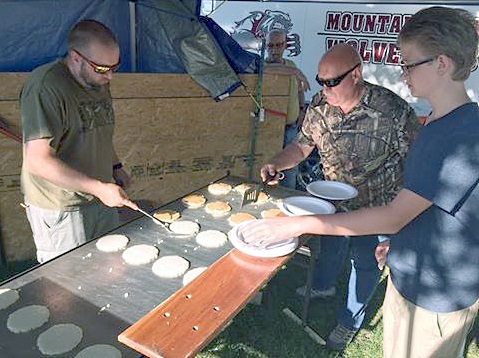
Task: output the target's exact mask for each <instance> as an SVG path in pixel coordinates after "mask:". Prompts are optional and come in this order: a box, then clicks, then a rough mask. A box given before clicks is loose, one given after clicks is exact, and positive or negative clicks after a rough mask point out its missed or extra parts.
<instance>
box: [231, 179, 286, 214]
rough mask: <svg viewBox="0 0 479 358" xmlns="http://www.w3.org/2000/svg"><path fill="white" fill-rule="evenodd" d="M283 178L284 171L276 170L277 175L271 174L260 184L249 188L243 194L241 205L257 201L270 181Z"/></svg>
mask: <svg viewBox="0 0 479 358" xmlns="http://www.w3.org/2000/svg"><path fill="white" fill-rule="evenodd" d="M273 179H277V180H283V179H284V173H283V172H276V174H275V175H272V176H271V175H269V174H268V177H267V178H266V179H265V180H263V181H261V183H259V184H255V185H254V186H253V187H251V188H249V189H247V190H246V191H245V192H244V194H243V200H242V201H241V207H243V206H245V205H247V204H250V203H256V202H257V201H258V198H259V194H261V192H262V191H264V188H265V187H266V185H268V183H269V182H270V181H271V180H273Z"/></svg>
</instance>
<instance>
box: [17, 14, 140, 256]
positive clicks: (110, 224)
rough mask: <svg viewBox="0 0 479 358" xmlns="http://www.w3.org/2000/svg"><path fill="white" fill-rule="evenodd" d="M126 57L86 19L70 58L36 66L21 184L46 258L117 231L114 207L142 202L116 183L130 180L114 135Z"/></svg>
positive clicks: (23, 102)
mask: <svg viewBox="0 0 479 358" xmlns="http://www.w3.org/2000/svg"><path fill="white" fill-rule="evenodd" d="M119 56H120V52H119V46H118V43H117V41H116V39H115V37H114V35H113V33H112V32H111V31H110V30H109V29H108V28H107V27H105V26H104V25H103V24H101V23H99V22H97V21H94V20H83V21H81V22H79V23H78V24H77V25H75V26H74V28H73V29H72V30H71V31H70V34H69V37H68V54H67V56H66V58H64V59H61V60H58V61H55V62H53V63H49V64H46V65H43V66H40V67H38V68H36V69H35V70H34V71H32V73H31V75H30V76H29V78H28V79H27V81H26V83H25V85H24V87H23V89H22V92H21V95H20V106H21V112H22V128H23V155H24V157H23V166H22V176H21V185H22V191H23V193H24V195H25V202H26V206H27V217H28V220H29V222H30V226H31V228H32V231H33V238H34V241H35V245H36V248H37V260H38V261H39V262H45V261H47V260H50V259H52V258H54V257H56V256H58V255H60V254H62V253H64V252H66V251H69V250H71V249H73V248H74V247H76V246H78V245H80V244H82V243H84V242H86V241H88V240H91V239H93V238H95V237H98V236H99V235H101V234H103V233H105V232H107V231H110V230H112V229H113V228H114V227H115V226H117V225H118V213H117V211H116V209H113V207H121V206H128V207H130V208H132V209H134V210H136V209H137V208H138V207H137V206H136V204H135V203H133V202H132V201H130V200H129V199H128V197H127V195H126V194H125V192H124V191H123V189H122V188H121V187H120V186H119V185H117V184H115V183H114V181H116V182H117V183H123V184H125V185H126V184H128V183H129V178H128V176H127V175H126V173H125V172H124V171H123V170H122V169H121V164H120V163H119V161H118V158H117V156H116V154H115V151H114V148H113V141H112V140H113V127H114V115H113V107H112V100H111V96H110V91H109V82H110V80H111V78H112V72H113V71H114V70H116V68H117V67H118V66H119Z"/></svg>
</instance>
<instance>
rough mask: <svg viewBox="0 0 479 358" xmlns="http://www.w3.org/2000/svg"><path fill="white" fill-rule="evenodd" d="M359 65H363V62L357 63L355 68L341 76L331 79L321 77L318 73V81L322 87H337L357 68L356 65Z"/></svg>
mask: <svg viewBox="0 0 479 358" xmlns="http://www.w3.org/2000/svg"><path fill="white" fill-rule="evenodd" d="M359 65H361V63H357V64H356V65H355V66H354V67H353V68H351V69H350V70H347V71H346V72H344V73H343V74H342V75H341V76H338V77H336V78H332V79H330V80H324V79H321V78H319V76H318V75H316V82H318V83H319V85H320V86H321V87H323V86H326V87H336V86H337V85H339V84H340V83H341V81H342V80H344V79H345V78H346V76H347V75H348V74H349V73H351V72H353V71H354V70H355V69H356V67H358V66H359Z"/></svg>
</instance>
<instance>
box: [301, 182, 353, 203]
mask: <svg viewBox="0 0 479 358" xmlns="http://www.w3.org/2000/svg"><path fill="white" fill-rule="evenodd" d="M306 190H307V191H308V193H310V194H312V195H314V196H318V197H320V198H323V199H328V200H348V199H352V198H354V197H356V196H357V195H358V191H357V190H356V188H355V187H353V186H351V185H349V184H346V183H342V182H339V181H333V180H318V181H314V182H312V183H310V184H308V185H307V186H306Z"/></svg>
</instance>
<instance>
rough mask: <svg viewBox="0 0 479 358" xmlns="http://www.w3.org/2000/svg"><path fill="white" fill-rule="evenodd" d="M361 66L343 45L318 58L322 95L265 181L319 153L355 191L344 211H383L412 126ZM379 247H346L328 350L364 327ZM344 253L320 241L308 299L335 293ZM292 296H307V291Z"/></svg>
mask: <svg viewBox="0 0 479 358" xmlns="http://www.w3.org/2000/svg"><path fill="white" fill-rule="evenodd" d="M361 67H362V62H361V58H360V56H359V54H358V53H357V52H356V50H354V48H352V47H351V46H349V45H346V44H339V45H336V46H334V47H333V48H331V49H330V50H329V51H328V52H327V53H326V54H325V55H324V56H323V57H322V58H321V60H320V62H319V66H318V76H317V77H316V80H317V81H318V82H319V84H320V85H321V86H322V87H323V89H322V91H321V92H320V93H318V94H316V95H315V96H314V97H313V100H312V102H311V105H310V107H309V108H308V111H307V113H306V116H305V119H304V122H303V124H302V127H301V131H300V132H299V133H298V135H297V137H296V138H295V140H294V141H293V142H292V143H291V144H290V145H288V146H287V147H286V148H285V149H283V151H282V152H280V153H278V154H277V155H276V156H275V157H274V158H273V159H271V161H270V162H269V163H268V164H266V165H265V166H263V168H262V169H261V176H262V177H263V179H264V178H267V177H268V175H270V176H272V175H276V174H277V172H278V171H280V170H284V169H288V168H291V167H294V166H296V165H298V164H299V163H300V162H301V161H303V160H304V159H305V158H307V157H308V155H309V154H310V153H311V152H312V151H313V150H314V148H315V147H316V148H317V149H318V153H319V156H320V160H321V164H322V170H323V174H324V178H325V179H326V180H336V181H340V182H345V183H348V184H351V185H352V186H354V187H355V188H356V189H357V190H358V192H359V194H358V196H357V197H356V198H354V199H351V200H349V201H344V202H342V203H341V205H340V206H341V208H342V209H344V210H352V209H357V208H361V207H370V206H378V205H383V204H386V203H388V202H389V201H390V200H392V199H393V198H394V196H395V195H396V194H397V193H398V192H399V190H400V189H401V186H402V170H403V165H402V164H403V163H402V162H403V159H404V157H405V155H406V152H407V150H408V147H409V142H410V139H411V138H412V136H413V133H414V132H415V130H416V128H417V119H416V116H415V114H414V111H413V110H412V108H411V107H409V105H408V104H407V102H406V101H404V100H403V99H401V98H400V97H399V96H398V95H396V94H394V93H393V92H391V91H389V90H388V89H386V88H384V87H381V86H376V85H373V84H370V83H368V82H365V81H364V80H363V78H362V68H361ZM273 182H274V181H273ZM386 239H387V238H386ZM380 240H381V238H380ZM377 242H378V237H377V236H370V237H368V238H362V239H359V240H358V239H354V240H351V243H350V246H351V247H350V250H349V253H350V255H349V257H348V258H349V259H350V263H351V273H350V277H349V284H348V292H347V296H346V302H345V304H343V306H342V308H341V309H340V312H339V314H338V317H337V320H338V323H337V325H336V327H335V328H334V329H333V331H332V332H331V333H330V335H329V337H328V339H327V346H328V347H329V348H331V349H335V350H342V349H344V347H345V346H346V345H347V344H348V343H349V342H350V341H351V340H352V338H353V337H354V334H355V333H356V332H357V331H358V330H359V328H360V326H361V324H362V322H363V320H364V315H365V308H366V305H367V303H368V301H369V300H370V298H371V296H372V294H373V293H374V290H375V287H376V284H377V281H378V279H379V274H380V271H379V269H378V267H377V265H376V261H375V258H374V250H375V247H376V245H377ZM313 249H314V248H313ZM347 253H348V239H347V238H339V237H321V252H320V253H319V257H318V259H317V262H316V267H315V274H314V282H313V289H312V292H311V297H313V298H314V297H318V298H328V297H332V296H334V295H335V294H336V288H335V284H336V279H337V277H338V275H339V273H340V269H341V268H342V264H343V262H344V259H345V258H346V257H347V256H346V254H347ZM297 293H298V294H300V295H302V296H304V295H305V294H306V287H305V286H303V287H299V288H298V290H297Z"/></svg>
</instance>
